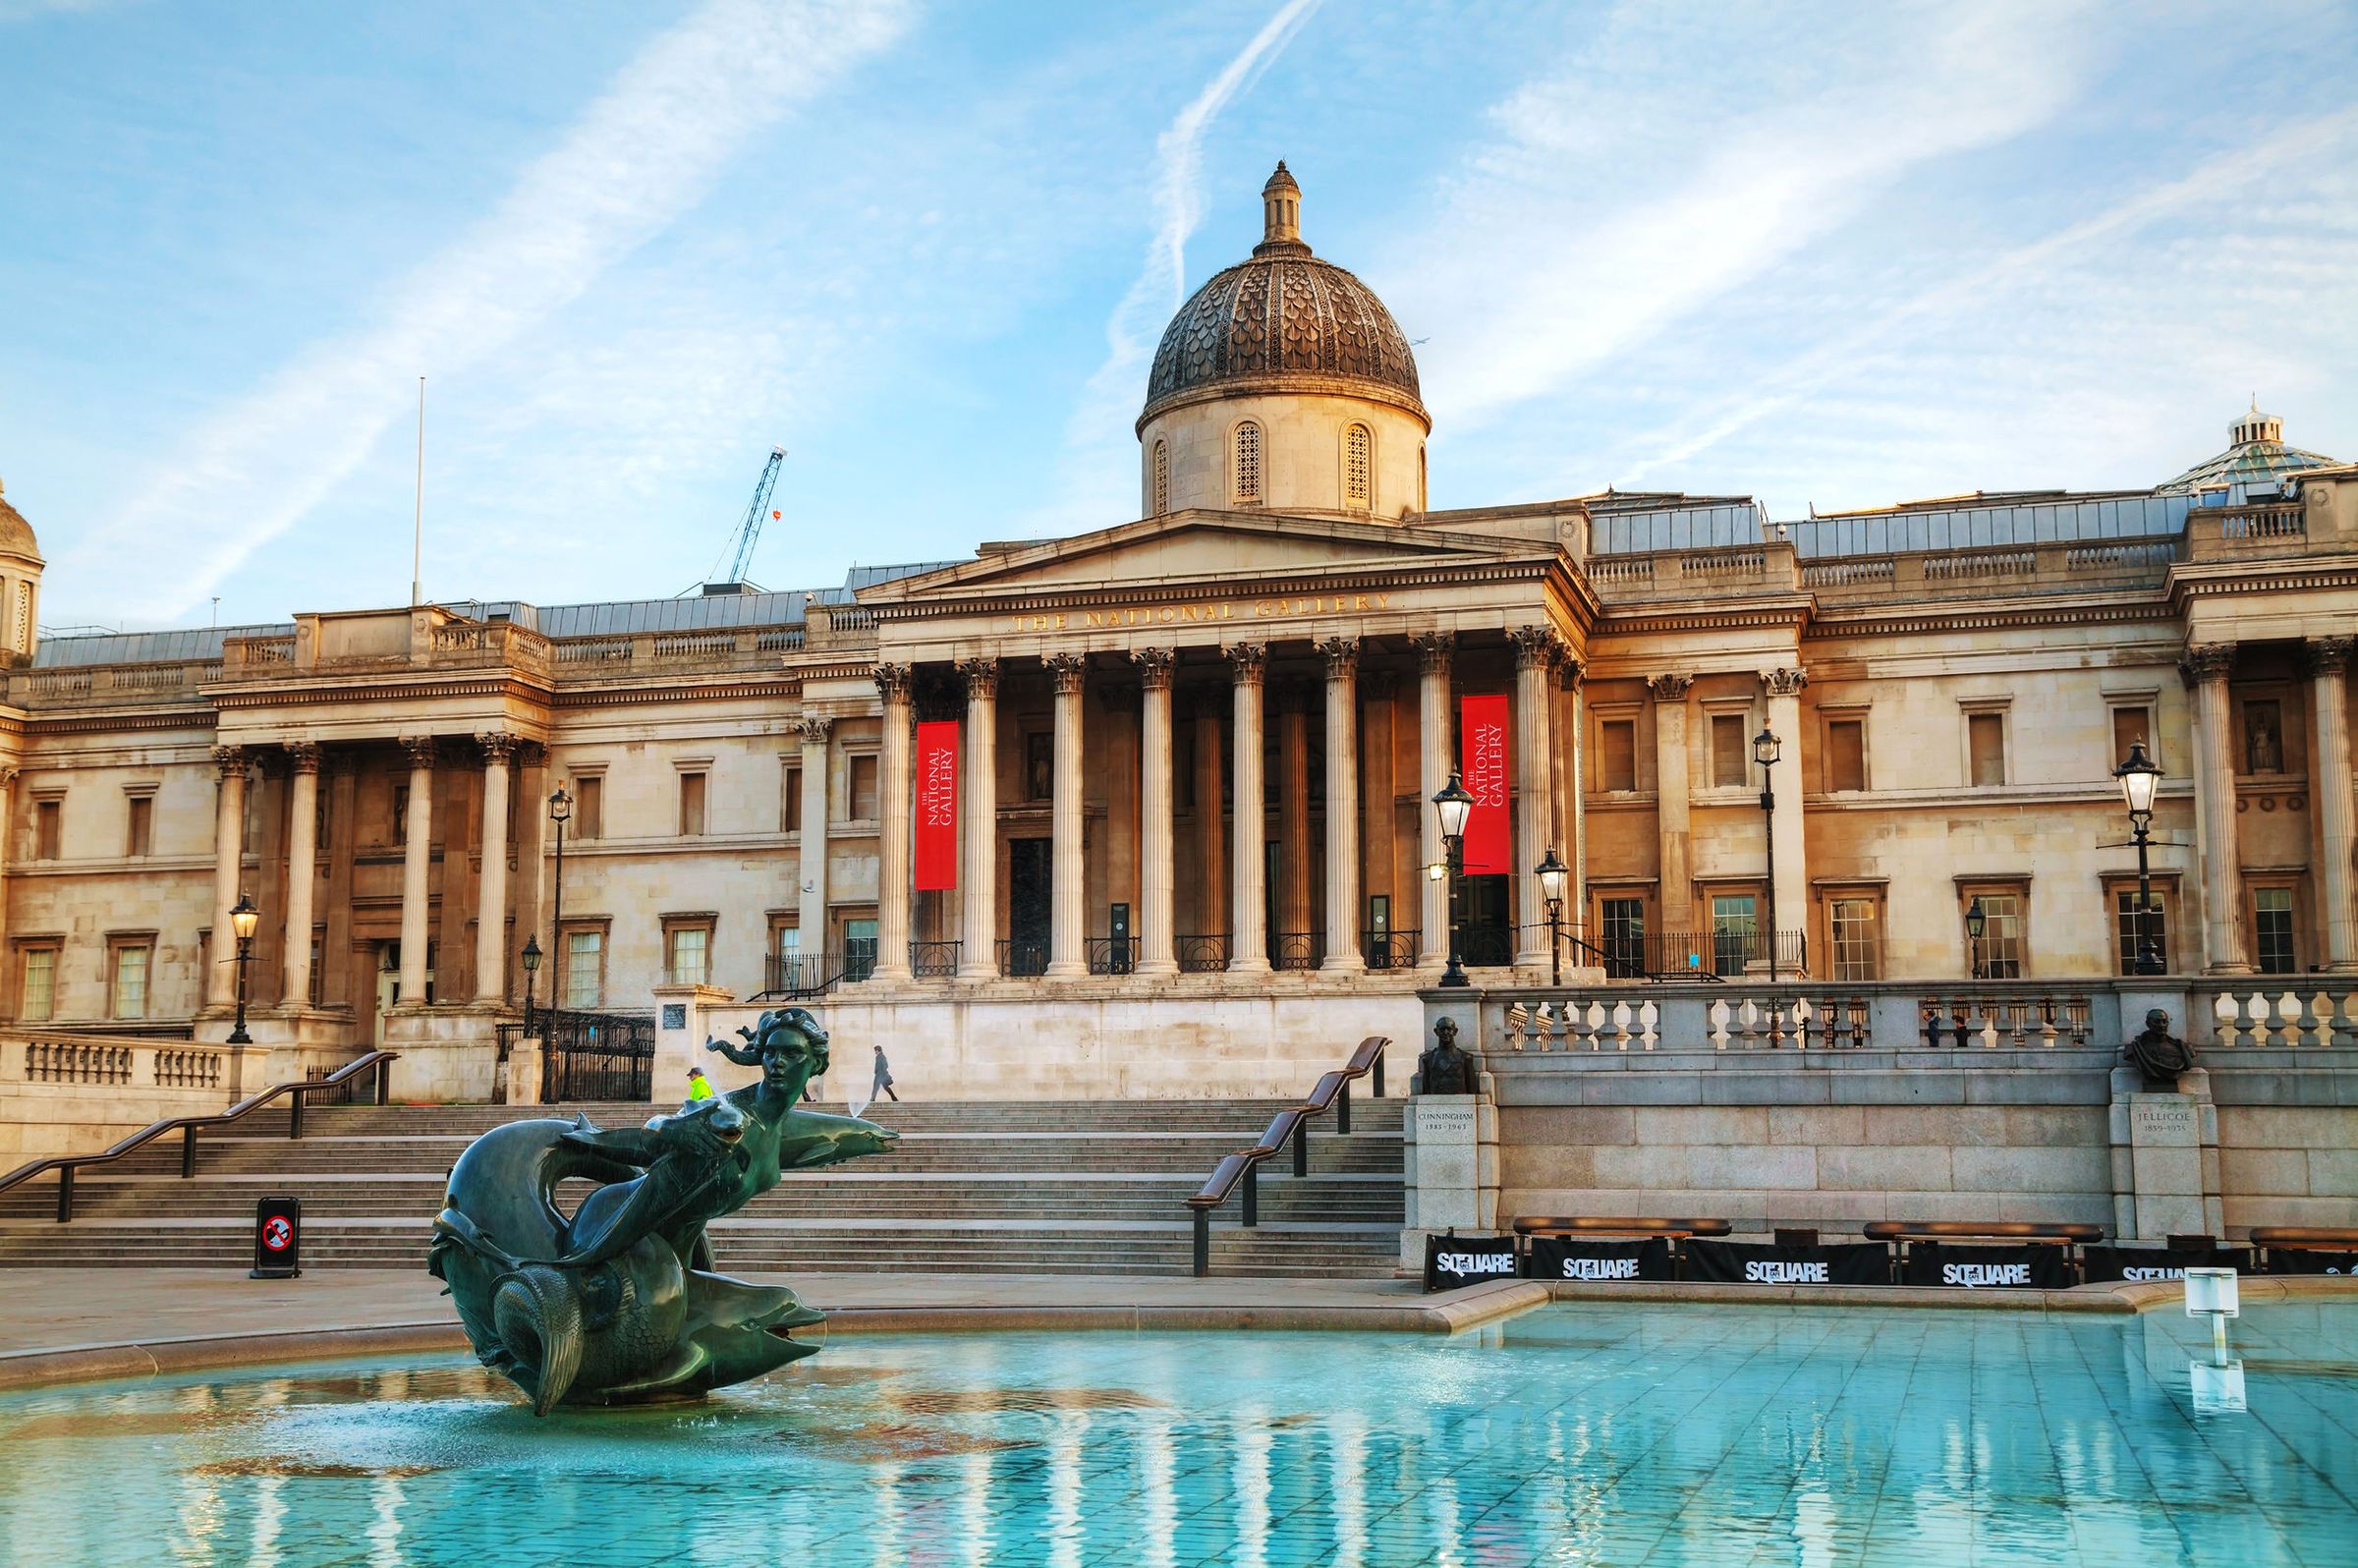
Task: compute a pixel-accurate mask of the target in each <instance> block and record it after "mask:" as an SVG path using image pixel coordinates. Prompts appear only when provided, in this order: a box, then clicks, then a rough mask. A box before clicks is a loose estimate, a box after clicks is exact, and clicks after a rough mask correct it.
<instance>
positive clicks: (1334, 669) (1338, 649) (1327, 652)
mask: <svg viewBox="0 0 2358 1568" xmlns="http://www.w3.org/2000/svg"><path fill="white" fill-rule="evenodd" d="M1319 656H1320V657H1322V658H1324V659H1325V661H1326V679H1327V680H1329V681H1348V680H1351V679H1353V678H1354V677H1356V676H1357V675H1358V674H1359V639H1358V638H1356V637H1330V638H1328V639H1327V640H1326V641H1325V642H1323V643H1320V644H1319Z"/></svg>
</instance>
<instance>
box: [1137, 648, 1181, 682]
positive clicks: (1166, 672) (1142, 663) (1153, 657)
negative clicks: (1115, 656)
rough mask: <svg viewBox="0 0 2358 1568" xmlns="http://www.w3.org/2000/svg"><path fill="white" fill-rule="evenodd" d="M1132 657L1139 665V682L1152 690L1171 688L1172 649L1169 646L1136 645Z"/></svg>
mask: <svg viewBox="0 0 2358 1568" xmlns="http://www.w3.org/2000/svg"><path fill="white" fill-rule="evenodd" d="M1130 657H1131V658H1132V659H1133V660H1134V661H1135V662H1136V663H1137V665H1138V684H1139V685H1140V686H1142V687H1144V688H1145V689H1146V690H1148V691H1150V692H1167V691H1169V690H1170V689H1171V650H1170V649H1169V648H1167V647H1134V648H1132V649H1131V650H1130Z"/></svg>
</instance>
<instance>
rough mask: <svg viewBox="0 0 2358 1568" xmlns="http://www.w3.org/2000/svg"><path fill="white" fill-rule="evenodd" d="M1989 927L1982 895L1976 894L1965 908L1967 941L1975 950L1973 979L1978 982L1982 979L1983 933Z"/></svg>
mask: <svg viewBox="0 0 2358 1568" xmlns="http://www.w3.org/2000/svg"><path fill="white" fill-rule="evenodd" d="M1989 925H1990V917H1989V916H1988V915H1986V914H1984V913H1983V912H1982V895H1981V894H1979V893H1976V894H1974V895H1973V902H1972V903H1970V904H1968V905H1966V906H1965V940H1966V942H1967V943H1968V944H1969V945H1970V946H1971V947H1972V949H1973V953H1972V961H1973V978H1974V979H1975V980H1980V979H1981V978H1982V932H1983V931H1985V930H1987V929H1988V928H1989Z"/></svg>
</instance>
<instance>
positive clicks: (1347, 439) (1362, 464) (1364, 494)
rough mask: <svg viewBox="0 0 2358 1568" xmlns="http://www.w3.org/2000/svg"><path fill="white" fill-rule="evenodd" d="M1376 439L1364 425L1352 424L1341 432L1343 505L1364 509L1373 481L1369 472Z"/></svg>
mask: <svg viewBox="0 0 2358 1568" xmlns="http://www.w3.org/2000/svg"><path fill="white" fill-rule="evenodd" d="M1374 449H1375V437H1374V436H1372V435H1370V434H1369V433H1368V427H1367V426H1366V425H1364V424H1354V425H1352V426H1351V427H1350V428H1348V429H1346V430H1345V431H1343V505H1345V506H1354V507H1364V506H1366V505H1367V504H1368V495H1369V491H1370V488H1371V486H1372V484H1373V480H1372V479H1371V477H1370V474H1369V471H1370V469H1371V468H1372V467H1373V463H1372V458H1373V455H1374Z"/></svg>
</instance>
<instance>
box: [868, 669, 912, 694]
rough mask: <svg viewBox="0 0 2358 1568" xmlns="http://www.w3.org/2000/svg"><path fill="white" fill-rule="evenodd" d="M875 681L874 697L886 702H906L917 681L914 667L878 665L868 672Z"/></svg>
mask: <svg viewBox="0 0 2358 1568" xmlns="http://www.w3.org/2000/svg"><path fill="white" fill-rule="evenodd" d="M870 674H872V675H873V676H874V677H875V680H876V695H877V696H878V697H880V698H882V699H883V700H885V701H886V702H906V701H908V700H909V695H910V689H911V687H912V686H913V685H914V684H915V682H916V680H917V670H916V668H915V666H913V665H908V664H879V665H877V666H876V667H875V668H874V669H873V670H871V671H870Z"/></svg>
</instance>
